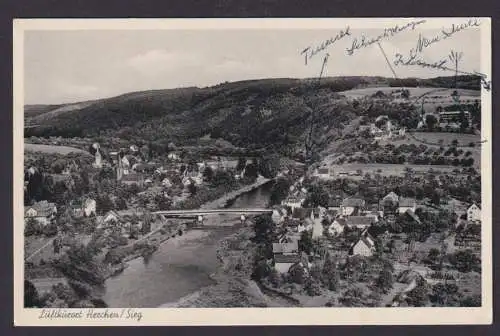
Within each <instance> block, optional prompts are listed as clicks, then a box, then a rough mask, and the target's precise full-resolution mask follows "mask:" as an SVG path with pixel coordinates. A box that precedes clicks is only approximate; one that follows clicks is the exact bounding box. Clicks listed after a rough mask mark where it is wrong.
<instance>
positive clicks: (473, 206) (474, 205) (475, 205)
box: [467, 203, 481, 210]
mask: <svg viewBox="0 0 500 336" xmlns="http://www.w3.org/2000/svg"><path fill="white" fill-rule="evenodd" d="M471 208H472V209H474V208H477V209H478V210H481V208H480V207H479V205H477V204H476V203H473V204H472V205H471V206H470V207H468V208H467V210H470V209H471Z"/></svg>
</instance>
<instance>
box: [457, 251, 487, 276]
mask: <svg viewBox="0 0 500 336" xmlns="http://www.w3.org/2000/svg"><path fill="white" fill-rule="evenodd" d="M449 260H450V263H451V264H452V265H453V266H454V267H455V268H456V269H457V270H458V271H460V272H464V273H467V272H471V271H478V272H479V271H480V270H481V260H480V259H479V258H478V257H477V256H476V255H475V254H474V253H473V252H472V251H471V250H465V251H458V252H456V253H455V254H452V255H450V256H449Z"/></svg>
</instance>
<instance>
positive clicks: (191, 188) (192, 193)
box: [188, 183, 198, 195]
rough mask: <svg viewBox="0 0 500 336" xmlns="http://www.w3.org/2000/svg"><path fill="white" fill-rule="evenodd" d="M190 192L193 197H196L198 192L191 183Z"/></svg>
mask: <svg viewBox="0 0 500 336" xmlns="http://www.w3.org/2000/svg"><path fill="white" fill-rule="evenodd" d="M188 191H189V193H190V194H191V195H196V192H197V191H198V188H196V186H195V185H194V183H191V184H189V185H188Z"/></svg>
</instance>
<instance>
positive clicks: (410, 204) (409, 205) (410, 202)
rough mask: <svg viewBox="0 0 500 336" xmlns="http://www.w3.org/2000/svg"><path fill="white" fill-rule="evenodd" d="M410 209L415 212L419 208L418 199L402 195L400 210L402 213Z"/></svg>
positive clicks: (399, 203)
mask: <svg viewBox="0 0 500 336" xmlns="http://www.w3.org/2000/svg"><path fill="white" fill-rule="evenodd" d="M408 210H411V211H413V212H415V210H417V201H416V200H415V199H414V198H403V197H401V198H400V199H399V202H398V212H399V213H400V214H402V213H405V212H406V211H408Z"/></svg>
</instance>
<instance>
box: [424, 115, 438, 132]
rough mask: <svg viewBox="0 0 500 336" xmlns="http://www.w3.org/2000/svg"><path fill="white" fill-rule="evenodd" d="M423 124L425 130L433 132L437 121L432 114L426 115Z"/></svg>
mask: <svg viewBox="0 0 500 336" xmlns="http://www.w3.org/2000/svg"><path fill="white" fill-rule="evenodd" d="M425 124H426V125H427V128H428V129H430V130H433V129H434V127H436V124H437V119H436V117H435V116H433V115H432V114H428V115H426V116H425Z"/></svg>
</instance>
